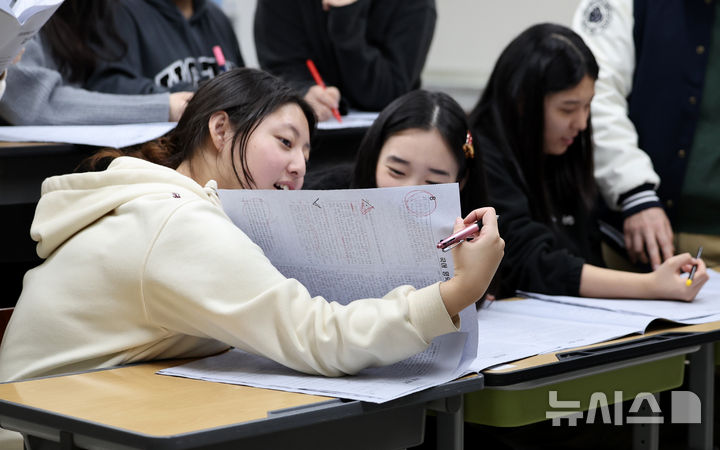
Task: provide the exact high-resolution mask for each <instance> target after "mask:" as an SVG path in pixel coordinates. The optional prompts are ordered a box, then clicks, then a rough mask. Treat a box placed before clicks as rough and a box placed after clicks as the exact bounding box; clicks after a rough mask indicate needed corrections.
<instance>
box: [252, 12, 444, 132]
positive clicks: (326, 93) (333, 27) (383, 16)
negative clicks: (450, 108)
mask: <svg viewBox="0 0 720 450" xmlns="http://www.w3.org/2000/svg"><path fill="white" fill-rule="evenodd" d="M436 16H437V15H436V11H435V0H396V1H392V2H388V1H383V0H312V1H304V2H299V1H297V0H259V1H258V4H257V10H256V12H255V45H256V47H257V55H258V61H259V62H260V66H261V67H262V68H263V69H265V70H267V71H269V72H271V73H273V74H275V75H278V76H280V77H282V78H283V79H285V80H286V81H288V82H289V83H290V84H291V85H292V86H293V87H295V88H296V89H298V90H299V91H300V92H301V93H302V94H303V95H304V96H305V100H307V101H308V102H309V103H310V104H311V105H312V106H313V109H314V110H315V112H316V114H317V115H318V117H319V118H320V119H321V120H323V119H328V118H330V117H331V115H330V108H332V107H336V106H338V101H339V100H340V98H341V97H342V99H343V104H342V106H343V109H344V107H345V106H349V107H351V108H356V109H361V110H369V111H380V110H381V109H383V108H384V107H385V106H387V105H388V104H389V103H390V102H391V101H393V100H394V99H396V98H397V97H400V96H401V95H403V94H405V93H407V92H409V91H411V90H413V89H417V88H419V87H420V72H421V71H422V69H423V66H424V64H425V59H426V57H427V53H428V50H429V49H430V42H431V41H432V37H433V32H434V30H435V19H436ZM278 30H280V31H278ZM307 59H312V60H313V62H314V63H315V65H316V66H317V69H318V71H319V72H320V74H321V76H322V78H323V81H324V82H325V84H326V85H327V86H328V89H327V90H324V89H322V88H320V87H318V86H316V83H315V81H314V80H313V78H312V76H311V74H310V72H309V71H308V69H307V67H306V64H305V61H306V60H307Z"/></svg>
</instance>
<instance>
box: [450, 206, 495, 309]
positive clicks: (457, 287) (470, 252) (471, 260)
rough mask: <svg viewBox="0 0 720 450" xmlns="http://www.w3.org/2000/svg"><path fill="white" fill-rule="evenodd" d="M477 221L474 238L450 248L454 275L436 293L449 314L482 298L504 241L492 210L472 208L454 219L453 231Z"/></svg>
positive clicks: (492, 274) (493, 272) (493, 273)
mask: <svg viewBox="0 0 720 450" xmlns="http://www.w3.org/2000/svg"><path fill="white" fill-rule="evenodd" d="M477 221H480V223H482V227H480V231H479V232H478V233H477V234H476V236H475V237H474V239H472V240H470V241H467V240H466V241H464V243H463V244H462V245H458V246H456V247H455V248H453V250H452V252H453V261H454V262H455V276H454V277H452V278H451V279H450V280H448V281H444V282H442V283H440V295H441V296H442V298H443V302H444V303H445V308H446V309H447V311H448V313H449V314H450V316H455V315H456V314H458V313H459V312H460V311H461V310H462V309H463V308H465V307H467V306H469V305H471V304H473V303H475V302H476V301H477V300H479V299H480V297H482V295H483V294H484V293H485V291H486V290H487V287H488V286H489V285H490V281H491V280H492V278H493V276H494V275H495V271H496V270H497V268H498V265H499V264H500V261H501V260H502V257H503V255H504V253H505V250H504V249H505V241H503V240H502V238H501V237H500V234H499V232H498V225H497V217H496V215H495V209H493V208H480V209H476V210H474V211H473V212H471V213H470V214H468V216H467V217H466V218H465V220H462V219H460V218H458V219H457V220H456V222H455V226H454V228H453V233H456V232H459V231H460V230H462V229H463V228H465V227H467V226H469V225H472V224H473V223H474V222H477Z"/></svg>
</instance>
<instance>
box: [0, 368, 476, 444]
mask: <svg viewBox="0 0 720 450" xmlns="http://www.w3.org/2000/svg"><path fill="white" fill-rule="evenodd" d="M179 363H180V362H171V361H164V362H163V361H160V362H153V363H146V364H138V365H133V366H126V367H121V368H115V369H107V370H98V371H91V372H83V373H78V374H72V375H64V376H57V377H49V378H41V379H35V380H29V381H23V382H16V383H5V384H0V425H2V426H3V428H9V429H14V430H16V431H21V432H24V433H27V434H30V435H32V436H36V437H39V438H43V439H49V440H54V441H56V442H57V441H59V442H61V444H62V445H63V446H64V447H63V448H68V449H70V448H76V447H75V446H77V447H82V448H88V449H93V448H102V449H107V448H118V449H120V448H123V449H129V448H142V449H150V448H152V449H189V448H203V449H219V448H242V449H270V448H278V449H279V448H292V449H316V450H317V449H331V448H332V449H338V448H342V449H369V448H372V449H395V448H405V447H408V446H412V445H417V444H419V443H420V442H421V441H422V438H423V432H424V424H425V413H426V408H427V407H429V406H430V405H432V406H433V407H435V408H438V407H440V404H442V403H445V402H447V403H448V404H450V405H452V404H454V405H457V404H458V401H459V399H460V398H461V395H462V394H463V393H465V392H471V391H475V390H478V389H481V388H482V384H483V379H482V376H472V377H466V378H463V379H461V380H456V381H453V382H450V383H446V384H443V385H441V386H437V387H435V388H431V389H427V390H425V391H422V392H418V393H415V394H411V395H409V396H406V397H403V398H400V399H396V400H393V401H390V402H386V403H383V404H372V403H365V402H360V401H344V400H339V399H334V398H329V397H320V396H314V395H306V394H296V393H291V392H282V391H273V390H268V389H259V388H252V387H246V386H235V385H229V384H221V383H212V382H208V381H199V380H191V379H185V378H176V377H170V376H163V375H156V374H155V372H156V371H157V370H159V369H161V368H165V367H169V366H172V365H173V364H179ZM439 409H443V408H442V407H440V408H439ZM451 409H452V408H451ZM451 412H453V411H451Z"/></svg>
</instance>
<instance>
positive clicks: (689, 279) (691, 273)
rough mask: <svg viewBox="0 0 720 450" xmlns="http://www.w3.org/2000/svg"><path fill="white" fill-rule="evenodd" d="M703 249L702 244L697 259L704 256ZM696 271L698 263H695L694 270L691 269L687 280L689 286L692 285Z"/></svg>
mask: <svg viewBox="0 0 720 450" xmlns="http://www.w3.org/2000/svg"><path fill="white" fill-rule="evenodd" d="M702 249H703V248H702V245H701V246H700V248H698V252H697V256H695V259H700V257H701V256H702ZM695 271H697V264H693V267H692V270H691V271H690V276H689V277H688V279H687V280H686V281H685V284H686V285H688V286H690V285H692V282H693V277H694V276H695Z"/></svg>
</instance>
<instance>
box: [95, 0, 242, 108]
mask: <svg viewBox="0 0 720 450" xmlns="http://www.w3.org/2000/svg"><path fill="white" fill-rule="evenodd" d="M118 3H119V5H118V6H119V8H118V10H119V11H118V12H117V14H116V15H115V18H116V20H115V22H116V27H117V30H118V34H119V35H120V37H121V38H122V39H123V40H124V41H125V42H126V43H127V46H126V47H127V49H126V52H125V55H124V57H122V58H120V59H119V60H117V61H114V62H109V63H107V64H104V65H102V66H100V67H99V68H98V69H97V70H96V71H95V72H94V73H93V75H92V77H91V78H90V80H89V81H88V86H89V87H90V88H91V89H95V90H99V91H103V92H112V93H122V94H148V93H154V92H168V91H169V92H177V91H187V90H191V91H194V90H195V89H196V88H197V86H198V82H200V81H202V80H205V79H210V78H213V77H215V76H216V75H217V74H218V73H220V72H221V71H224V70H227V69H229V68H232V67H242V66H243V65H244V62H243V59H242V56H241V54H240V46H239V43H238V39H237V36H236V35H235V31H234V30H233V27H232V23H231V22H230V20H229V19H228V18H227V16H225V14H224V13H223V12H222V11H221V10H220V8H219V7H218V6H217V5H215V4H214V3H213V2H212V1H209V0H125V1H122V2H118ZM216 45H219V46H220V48H221V49H222V51H223V54H224V56H225V59H226V65H225V67H219V66H218V64H217V61H216V60H215V56H214V53H213V47H214V46H216Z"/></svg>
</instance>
